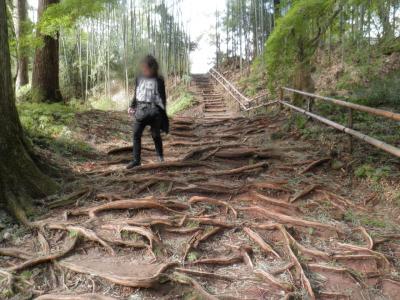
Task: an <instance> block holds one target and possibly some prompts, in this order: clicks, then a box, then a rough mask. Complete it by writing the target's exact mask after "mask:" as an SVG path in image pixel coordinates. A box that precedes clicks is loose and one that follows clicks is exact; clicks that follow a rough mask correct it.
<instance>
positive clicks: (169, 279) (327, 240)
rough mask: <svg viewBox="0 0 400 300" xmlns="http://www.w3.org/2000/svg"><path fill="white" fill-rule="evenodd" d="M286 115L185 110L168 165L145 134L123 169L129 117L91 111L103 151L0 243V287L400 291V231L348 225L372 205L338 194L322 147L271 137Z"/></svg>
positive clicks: (142, 295) (248, 293) (150, 295)
mask: <svg viewBox="0 0 400 300" xmlns="http://www.w3.org/2000/svg"><path fill="white" fill-rule="evenodd" d="M281 121H282V116H280V115H277V116H276V117H275V118H271V117H269V118H267V117H255V118H244V117H238V118H229V119H207V120H205V119H193V118H183V117H180V118H179V117H177V118H174V119H173V121H172V124H171V125H172V128H171V134H170V135H169V136H167V137H166V138H165V151H166V154H165V156H166V162H164V163H156V157H155V155H154V150H153V148H154V147H153V144H152V140H151V138H150V134H149V133H147V132H146V135H145V138H144V141H143V143H144V146H143V159H144V161H143V165H142V166H141V167H138V168H136V169H134V170H131V171H127V170H125V169H124V163H126V162H128V161H129V160H130V159H131V148H130V147H129V146H127V145H129V142H128V141H129V137H130V121H129V120H128V119H127V117H125V116H123V114H122V113H121V114H120V113H105V112H97V111H93V112H88V113H84V114H83V115H81V116H80V117H79V127H80V128H81V130H82V131H83V133H84V134H86V135H87V137H88V138H89V137H96V142H97V143H98V144H103V145H105V147H104V148H107V150H109V152H108V153H107V154H105V153H104V155H103V156H102V157H101V158H100V159H99V160H98V161H96V162H95V163H96V165H94V166H92V167H91V170H90V171H88V170H87V169H85V168H86V167H87V165H88V163H82V165H81V169H80V171H81V173H80V175H79V176H80V181H79V184H80V186H81V188H79V189H76V190H75V191H73V193H72V194H70V195H68V196H67V197H63V198H62V199H61V200H55V201H54V202H52V203H50V204H48V205H49V206H50V207H52V208H53V210H52V211H51V212H50V213H49V214H48V215H47V216H45V217H43V218H42V219H40V220H37V221H35V223H33V224H32V225H33V226H34V228H35V230H33V231H32V234H31V235H28V236H27V237H25V238H24V239H23V240H20V241H19V244H18V245H9V248H1V249H0V254H1V255H2V256H4V257H5V258H4V259H1V260H0V263H1V266H2V268H1V271H0V276H1V278H2V280H3V281H2V287H3V289H4V288H5V287H7V288H9V289H10V290H12V291H13V292H14V293H20V295H23V294H29V293H33V295H34V297H37V298H36V299H41V300H43V299H128V298H129V299H398V298H396V297H398V295H400V284H399V282H398V281H397V280H398V278H397V279H396V274H398V273H397V272H398V271H399V264H397V259H398V256H397V257H396V253H397V254H398V253H399V249H400V244H398V243H397V240H396V239H399V238H400V236H399V235H396V234H394V232H392V231H390V230H383V229H382V230H381V231H374V235H373V236H372V235H371V232H370V230H369V229H368V228H365V227H362V226H356V225H353V224H352V223H351V222H345V221H344V220H343V217H344V215H345V214H346V212H348V211H353V212H354V213H357V212H360V213H367V214H368V213H370V212H371V213H372V211H373V208H372V207H370V206H368V203H367V202H366V201H362V200H363V199H362V195H360V199H353V198H352V197H349V196H346V195H345V194H344V193H343V191H342V190H341V187H342V184H343V182H341V179H340V177H339V176H337V177H335V176H332V175H329V174H327V173H328V172H326V169H328V167H327V164H328V163H329V158H327V157H325V156H321V154H320V153H319V152H318V151H317V150H316V148H317V147H313V145H309V144H306V143H302V142H298V141H297V142H294V141H290V140H286V141H276V142H275V141H274V143H271V140H270V139H269V136H270V134H271V133H272V132H274V131H276V130H277V128H279V126H280V124H281V123H280V122H281ZM116 128H117V129H116ZM116 130H118V131H119V132H122V135H123V136H124V139H125V141H124V140H123V139H118V138H116V137H115V132H116ZM113 144H114V146H113ZM78 295H79V296H78ZM34 297H33V298H34ZM18 299H20V298H18Z"/></svg>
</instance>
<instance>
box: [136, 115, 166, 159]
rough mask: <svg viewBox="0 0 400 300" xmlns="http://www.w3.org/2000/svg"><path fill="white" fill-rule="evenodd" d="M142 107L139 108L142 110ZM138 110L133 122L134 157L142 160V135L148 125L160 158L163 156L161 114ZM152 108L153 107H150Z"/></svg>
mask: <svg viewBox="0 0 400 300" xmlns="http://www.w3.org/2000/svg"><path fill="white" fill-rule="evenodd" d="M141 109H142V108H140V107H139V108H138V110H141ZM144 110H145V111H138V112H137V114H136V119H135V121H134V123H133V159H134V161H135V162H140V161H141V152H142V135H143V131H144V129H145V128H146V126H150V127H151V136H152V138H153V141H154V145H155V147H156V153H157V156H158V157H159V158H162V157H163V143H162V139H161V122H162V118H161V114H160V113H153V112H151V111H148V112H146V108H145V109H144ZM149 110H152V109H149Z"/></svg>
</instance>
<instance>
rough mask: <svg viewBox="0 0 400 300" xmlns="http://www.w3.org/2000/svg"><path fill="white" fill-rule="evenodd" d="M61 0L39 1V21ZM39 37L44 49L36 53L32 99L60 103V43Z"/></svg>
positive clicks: (45, 37) (41, 48) (53, 38)
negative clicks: (49, 8)
mask: <svg viewBox="0 0 400 300" xmlns="http://www.w3.org/2000/svg"><path fill="white" fill-rule="evenodd" d="M59 2H60V1H59V0H39V6H38V20H40V18H41V16H42V15H43V13H44V11H45V10H46V9H47V7H48V6H49V5H51V4H56V3H59ZM38 35H39V36H40V37H41V38H42V39H43V45H42V47H39V48H38V49H37V50H36V53H35V61H34V65H33V75H32V97H33V100H34V101H38V102H43V101H48V102H60V101H62V96H61V92H60V83H59V42H58V33H57V35H56V37H52V36H48V35H41V34H40V33H38Z"/></svg>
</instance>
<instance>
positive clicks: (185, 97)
mask: <svg viewBox="0 0 400 300" xmlns="http://www.w3.org/2000/svg"><path fill="white" fill-rule="evenodd" d="M177 90H178V91H177V94H178V95H177V99H176V100H175V101H174V102H172V103H169V104H168V106H167V112H168V115H169V116H173V115H176V114H177V113H179V112H182V111H184V110H186V109H188V108H190V107H191V106H193V104H194V97H193V95H192V94H191V93H190V92H189V91H188V90H187V87H186V85H181V86H179V87H178V89H177Z"/></svg>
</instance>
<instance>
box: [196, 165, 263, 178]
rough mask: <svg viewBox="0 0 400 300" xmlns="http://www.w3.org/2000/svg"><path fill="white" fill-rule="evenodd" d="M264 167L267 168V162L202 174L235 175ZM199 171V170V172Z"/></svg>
mask: <svg viewBox="0 0 400 300" xmlns="http://www.w3.org/2000/svg"><path fill="white" fill-rule="evenodd" d="M265 168H268V163H266V162H260V163H257V164H254V165H249V166H243V167H240V168H235V169H231V170H223V171H216V172H204V173H203V174H204V175H207V176H222V175H237V174H241V173H247V172H250V171H259V170H263V169H265ZM199 173H201V172H199Z"/></svg>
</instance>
